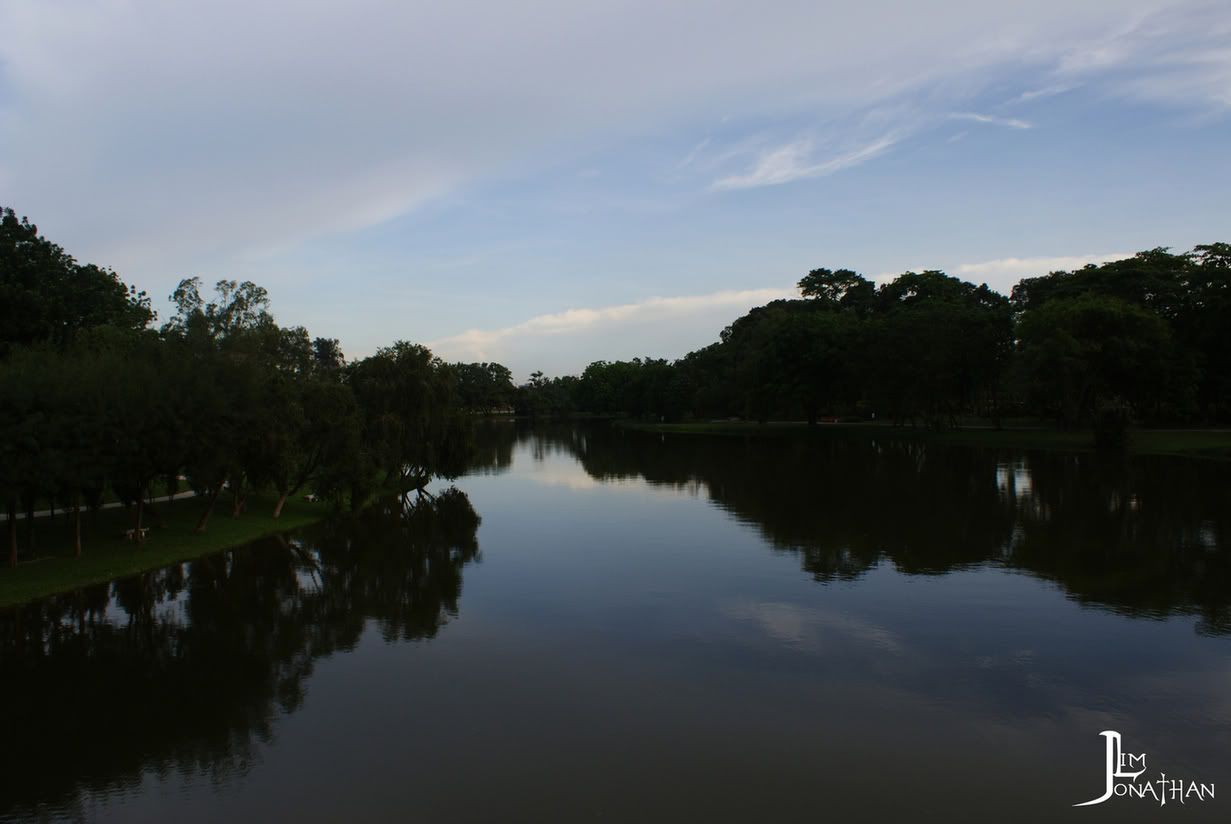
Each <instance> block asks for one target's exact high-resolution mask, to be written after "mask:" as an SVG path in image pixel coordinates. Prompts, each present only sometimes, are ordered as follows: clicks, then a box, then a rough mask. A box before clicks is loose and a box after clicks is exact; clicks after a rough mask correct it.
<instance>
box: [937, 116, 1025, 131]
mask: <svg viewBox="0 0 1231 824" xmlns="http://www.w3.org/2000/svg"><path fill="white" fill-rule="evenodd" d="M949 119H950V120H969V121H970V122H972V123H986V124H988V125H990V126H1004V127H1005V128H1009V129H1033V128H1034V124H1033V123H1031V122H1030V121H1028V120H1021V119H1019V118H1016V117H997V116H996V115H992V114H980V113H979V112H954V113H953V114H951V115H949Z"/></svg>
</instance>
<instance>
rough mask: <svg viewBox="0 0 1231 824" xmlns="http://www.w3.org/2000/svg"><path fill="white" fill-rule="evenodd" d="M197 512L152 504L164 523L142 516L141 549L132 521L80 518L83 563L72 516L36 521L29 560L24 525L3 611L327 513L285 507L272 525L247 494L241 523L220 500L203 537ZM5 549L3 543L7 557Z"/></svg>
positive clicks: (293, 503)
mask: <svg viewBox="0 0 1231 824" xmlns="http://www.w3.org/2000/svg"><path fill="white" fill-rule="evenodd" d="M202 506H203V503H202V502H201V501H200V500H195V499H185V500H180V501H175V502H174V503H171V504H167V503H161V504H158V505H156V507H155V509H156V510H157V512H158V514H159V516H160V517H161V519H162V524H161V525H160V524H159V522H158V519H157V518H155V517H153V516H151V515H150V514H149V513H148V511H147V516H146V518H145V524H146V525H147V526H148V527H150V531H149V534H148V536H147V537H146V540H145V541H143V542H142V543H140V544H136V543H133V542H131V541H128V540H126V539H125V538H124V537H123V535H124V530H126V529H128V528H129V527H130V526H131V525H132V523H131V516H130V515H129V514H128V513H126V512H125V511H124V510H123V509H104V510H100V511H98V512H96V513H82V516H81V544H82V551H81V557H80V558H74V557H73V521H72V515H71V514H59V513H57V515H56V517H55V518H54V519H48V518H36V519H35V520H34V530H35V532H34V539H35V549H34V553H33V554H32V555H31V554H30V553H28V552H27V546H28V543H27V541H28V533H27V530H28V528H29V526H28V524H27V523H26V522H25V521H24V520H22V521H19V522H18V525H17V535H18V541H19V546H20V548H21V550H22V555H21V557H20V559H19V560H20V561H21V563H19V564H18V565H17V567H16V568H15V569H10V568H8V567H7V566H4V567H3V568H0V607H6V606H12V605H14V604H20V603H23V602H25V601H30V600H33V599H35V598H41V597H43V596H46V595H53V594H55V593H58V592H67V591H69V590H73V589H76V588H78V587H83V586H87V585H89V584H98V583H104V582H106V581H110V580H112V579H113V578H120V577H123V576H125V575H132V574H134V573H137V572H142V571H144V570H147V569H156V568H158V567H161V566H166V565H167V564H173V563H176V562H178V561H186V560H190V559H192V558H198V557H200V556H202V555H208V554H210V553H212V552H219V551H221V550H224V549H228V548H230V547H233V546H238V545H240V544H243V543H245V542H247V541H251V540H253V539H255V538H259V537H261V536H263V535H269V534H272V533H276V532H282V531H284V530H288V529H294V528H295V527H299V526H304V525H305V524H310V523H312V522H314V521H318V520H320V519H321V518H323V517H325V515H326V514H327V513H328V511H329V508H328V507H327V506H326V505H325V504H321V503H308V502H306V501H303V500H288V501H287V502H286V506H285V507H284V508H283V510H282V517H280V518H278V519H277V520H274V518H273V517H272V514H271V513H272V512H273V508H274V499H273V497H271V496H264V495H249V496H248V508H247V511H246V512H245V513H244V514H243V515H242V516H240V517H239V518H232V517H231V508H230V501H229V500H228V499H225V498H220V499H219V501H218V505H217V507H216V508H215V510H214V515H213V517H212V518H211V519H210V522H209V529H208V531H206V532H205V533H204V534H200V535H198V534H196V533H195V532H193V527H195V526H196V524H197V519H198V518H199V517H200V515H201V511H202ZM0 530H3V533H2V534H4V535H5V536H7V534H8V532H7V530H8V524H7V523H6V522H2V521H0ZM7 546H8V545H7V540H6V543H5V553H4V555H5V558H7V553H8V550H7Z"/></svg>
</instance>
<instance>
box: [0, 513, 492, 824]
mask: <svg viewBox="0 0 1231 824" xmlns="http://www.w3.org/2000/svg"><path fill="white" fill-rule="evenodd" d="M478 525H479V516H478V514H477V513H476V512H475V511H474V508H473V507H472V506H471V504H470V501H469V500H468V499H467V498H466V495H465V494H464V493H462V492H460V491H458V490H456V489H449V490H446V491H445V492H442V493H440V494H439V495H437V496H436V497H435V498H424V499H422V500H420V501H417V502H415V504H414V505H412V506H404V505H403V502H402V501H400V500H399V501H394V502H390V503H388V504H384V505H380V506H377V507H373V508H371V509H370V510H369V511H367V512H365V513H364V514H363V515H362V516H361V517H359V518H357V519H347V520H339V521H335V522H331V523H327V524H324V525H321V526H320V527H319V528H317V529H314V530H312V531H309V532H307V533H305V535H304V537H303V538H302V539H295V540H287V539H284V538H272V539H268V540H265V541H261V542H258V543H257V544H254V545H252V546H250V547H246V548H244V549H240V550H235V551H232V552H226V553H223V554H220V555H215V556H212V557H208V558H203V559H201V560H198V561H194V562H191V563H187V564H181V565H176V566H173V567H169V568H167V569H163V570H158V571H156V572H149V573H145V574H142V575H139V576H135V577H132V578H127V579H124V580H121V581H117V582H115V583H114V584H111V585H101V586H96V587H90V588H88V589H85V590H81V591H79V592H75V593H71V594H68V595H64V596H59V597H55V598H49V599H46V600H44V601H41V602H38V603H36V604H32V605H29V606H26V607H22V608H18V609H15V610H11V611H8V612H5V613H0V661H2V662H3V678H2V679H0V701H2V702H3V706H4V707H5V708H6V712H5V717H6V728H7V729H6V731H7V733H8V735H6V741H8V742H10V746H6V747H5V753H4V755H3V756H2V757H0V765H2V766H3V770H4V776H5V780H4V781H3V782H2V783H0V815H3V814H4V813H5V812H10V813H12V814H14V815H16V816H20V817H24V816H32V817H39V816H44V815H47V814H51V813H55V814H63V813H68V814H70V815H71V814H73V813H74V812H77V813H80V812H81V808H80V805H81V804H82V803H83V799H84V798H85V797H86V795H87V794H89V793H104V792H115V791H117V790H120V789H122V788H123V787H125V786H129V785H135V784H136V783H137V782H138V781H139V780H140V777H141V776H142V775H143V774H145V773H150V772H152V773H156V774H159V775H165V774H168V773H171V772H175V773H179V774H181V775H184V776H204V777H205V778H207V779H209V780H220V779H223V778H227V777H231V776H234V775H236V774H242V773H244V772H245V771H247V770H248V768H249V767H250V766H251V765H252V764H253V762H254V760H255V759H256V757H257V755H258V750H259V745H260V744H262V743H265V742H268V741H269V740H270V739H271V738H272V736H273V726H274V719H275V718H276V717H277V716H278V714H279V713H287V712H293V711H294V710H296V709H297V708H298V707H299V706H300V705H301V704H302V703H303V700H304V689H305V684H306V682H307V679H308V677H309V676H310V675H311V673H312V669H313V666H314V663H315V662H316V661H317V660H319V659H320V658H321V657H323V656H328V655H330V654H332V653H334V652H336V651H339V650H345V649H350V648H352V647H354V646H355V644H357V643H358V641H359V639H360V637H361V635H362V634H363V630H364V626H365V624H366V623H367V622H368V621H369V620H371V621H375V622H376V624H377V625H378V626H379V628H380V631H381V634H382V635H383V636H384V638H385V639H386V640H395V639H398V640H410V639H423V638H432V637H434V636H435V635H436V634H437V633H438V632H439V631H440V629H441V627H442V626H443V625H444V624H445V623H446V622H447V621H448V620H449V619H450V618H451V617H453V616H455V615H457V611H458V599H459V598H460V596H461V590H462V571H463V568H464V567H465V566H466V565H467V564H468V563H470V562H472V561H475V560H477V559H478V558H479V547H478V541H477V539H476V532H477V529H478ZM13 742H17V743H13ZM52 799H54V801H49V800H52Z"/></svg>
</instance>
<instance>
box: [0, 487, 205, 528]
mask: <svg viewBox="0 0 1231 824" xmlns="http://www.w3.org/2000/svg"><path fill="white" fill-rule="evenodd" d="M196 494H197V493H195V492H193V491H192V490H191V489H189V490H186V491H184V492H177V493H175V494H174V495H163V496H162V497H157V498H150V499H149V500H147V501H146V503H151V504H157V503H162V502H164V501H178V500H180V499H181V498H195V497H196ZM122 506H124V504H123V503H121V502H120V501H111V502H110V503H105V504H103V505H102V506H100V507H99V509H118V508H119V507H122ZM56 511H57V512H59V513H60V514H61V515H69V514H72V510H71V509H68V508H66V507H60V508H59V509H57V510H56ZM25 517H26V513H24V512H18V513H17V520H19V521H22V520H25ZM34 517H35V518H50V517H51V510H50V509H36V510H35V511H34ZM8 519H9V516H8V515H6V514H4V513H0V521H7V520H8Z"/></svg>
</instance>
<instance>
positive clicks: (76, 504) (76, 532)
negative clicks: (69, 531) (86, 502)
mask: <svg viewBox="0 0 1231 824" xmlns="http://www.w3.org/2000/svg"><path fill="white" fill-rule="evenodd" d="M73 557H74V558H80V557H81V496H80V495H78V496H77V497H75V498H73Z"/></svg>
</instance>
